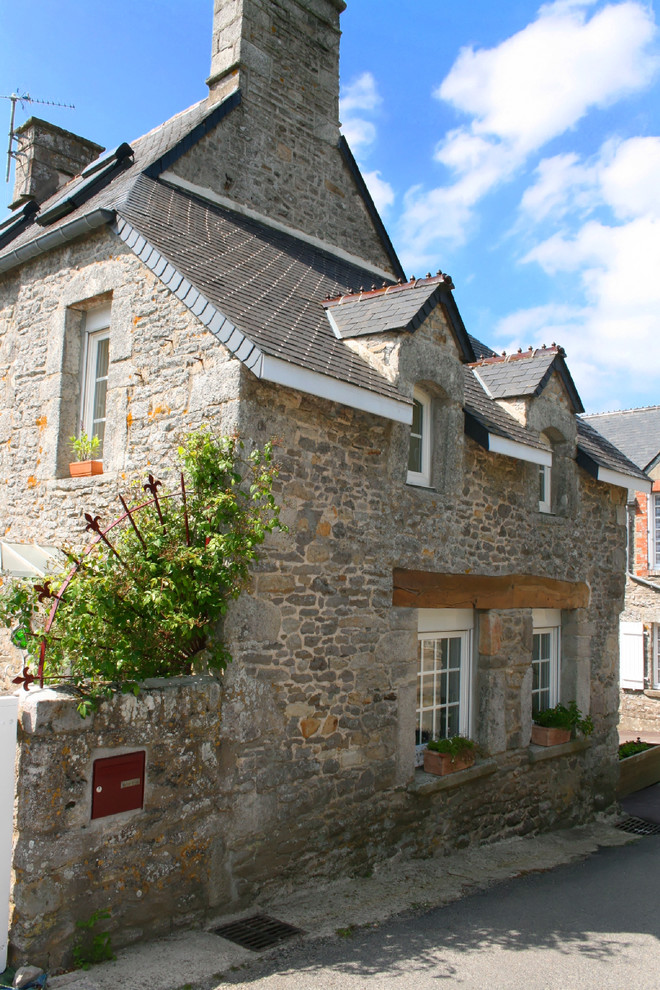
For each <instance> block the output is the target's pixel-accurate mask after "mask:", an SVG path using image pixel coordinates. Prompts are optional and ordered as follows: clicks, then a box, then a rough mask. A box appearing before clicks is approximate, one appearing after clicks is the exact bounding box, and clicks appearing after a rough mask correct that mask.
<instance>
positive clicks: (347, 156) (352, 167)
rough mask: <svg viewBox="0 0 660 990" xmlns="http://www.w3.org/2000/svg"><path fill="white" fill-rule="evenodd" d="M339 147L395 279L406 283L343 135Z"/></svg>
mask: <svg viewBox="0 0 660 990" xmlns="http://www.w3.org/2000/svg"><path fill="white" fill-rule="evenodd" d="M337 147H338V148H339V151H340V153H341V155H342V158H343V159H344V161H345V162H346V165H347V166H348V170H349V172H350V173H351V175H352V176H353V181H354V182H355V185H356V186H357V190H358V192H359V194H360V196H361V198H362V201H363V203H364V205H365V206H366V208H367V213H368V214H369V216H370V218H371V222H372V223H373V225H374V227H375V229H376V233H377V234H378V236H379V238H380V239H381V241H382V243H383V247H384V248H385V252H386V254H387V256H388V258H389V259H390V261H391V262H392V268H393V269H394V277H395V278H400V279H403V280H404V281H405V278H406V273H405V272H404V270H403V268H402V266H401V262H400V261H399V258H398V256H397V253H396V251H395V250H394V245H393V244H392V241H391V240H390V235H389V234H388V233H387V230H386V229H385V224H384V223H383V221H382V220H381V218H380V213H379V212H378V210H377V209H376V204H375V203H374V201H373V199H372V198H371V193H370V192H369V189H368V188H367V184H366V182H365V181H364V179H363V177H362V172H361V171H360V168H359V166H358V163H357V162H356V161H355V158H354V157H353V152H352V151H351V149H350V147H349V144H348V141H347V140H346V138H345V137H344V135H343V134H342V135H340V138H339V144H338V145H337Z"/></svg>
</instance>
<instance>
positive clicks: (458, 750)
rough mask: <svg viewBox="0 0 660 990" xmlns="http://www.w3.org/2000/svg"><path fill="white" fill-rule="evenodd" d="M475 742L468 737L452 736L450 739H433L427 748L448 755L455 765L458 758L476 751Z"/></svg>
mask: <svg viewBox="0 0 660 990" xmlns="http://www.w3.org/2000/svg"><path fill="white" fill-rule="evenodd" d="M474 746H475V744H474V741H473V740H472V739H468V738H466V736H451V737H450V738H449V739H431V740H430V742H428V743H427V744H426V748H427V749H429V750H431V752H433V753H448V754H449V756H451V762H452V763H454V761H455V760H456V757H457V756H464V755H465V754H466V753H468V752H470V751H471V750H473V749H474Z"/></svg>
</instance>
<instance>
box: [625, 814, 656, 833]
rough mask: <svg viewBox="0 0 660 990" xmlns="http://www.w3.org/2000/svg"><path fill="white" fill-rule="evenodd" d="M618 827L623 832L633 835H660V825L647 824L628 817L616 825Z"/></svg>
mask: <svg viewBox="0 0 660 990" xmlns="http://www.w3.org/2000/svg"><path fill="white" fill-rule="evenodd" d="M616 827H617V828H620V829H621V831H622V832H632V834H633V835H660V825H656V823H655V822H645V821H643V820H642V819H641V818H633V816H632V815H628V817H627V818H622V819H621V821H620V822H617V823H616Z"/></svg>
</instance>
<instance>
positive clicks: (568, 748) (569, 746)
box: [527, 739, 591, 763]
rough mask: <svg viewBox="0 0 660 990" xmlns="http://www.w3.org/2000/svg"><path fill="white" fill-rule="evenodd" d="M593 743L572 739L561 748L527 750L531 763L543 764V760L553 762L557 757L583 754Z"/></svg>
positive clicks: (586, 740)
mask: <svg viewBox="0 0 660 990" xmlns="http://www.w3.org/2000/svg"><path fill="white" fill-rule="evenodd" d="M590 746H591V742H590V740H589V739H571V740H570V741H569V742H567V743H561V744H560V745H559V746H533V745H532V746H530V747H529V749H528V750H527V753H528V756H529V762H530V763H541V762H542V761H543V760H552V759H554V758H555V757H556V756H570V755H571V754H572V753H582V752H583V751H584V750H585V749H589V748H590Z"/></svg>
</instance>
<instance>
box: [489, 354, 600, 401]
mask: <svg viewBox="0 0 660 990" xmlns="http://www.w3.org/2000/svg"><path fill="white" fill-rule="evenodd" d="M564 357H565V354H564V350H563V348H561V347H557V346H555V345H553V346H552V347H542V348H539V349H537V350H535V351H532V350H530V351H523V352H522V353H519V354H508V355H501V356H499V355H496V356H494V357H486V358H483V359H482V360H481V361H479V362H478V363H477V364H475V365H474V370H475V372H476V374H477V376H478V377H479V379H480V380H481V382H482V383H483V385H484V386H485V388H486V390H487V392H488V394H489V395H490V396H492V398H493V399H512V398H519V397H524V396H528V395H529V396H532V395H540V394H541V392H542V391H543V389H544V388H545V386H546V385H547V383H548V381H549V380H550V378H551V376H552V374H553V373H554V372H557V374H558V375H559V376H560V378H561V379H562V382H563V384H564V387H565V389H566V392H567V393H568V396H569V398H570V400H571V403H572V405H573V408H574V411H575V412H583V411H584V407H583V405H582V402H581V400H580V396H579V395H578V392H577V389H576V388H575V383H574V382H573V379H572V377H571V374H570V372H569V370H568V368H567V366H566V362H565V360H564Z"/></svg>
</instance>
